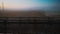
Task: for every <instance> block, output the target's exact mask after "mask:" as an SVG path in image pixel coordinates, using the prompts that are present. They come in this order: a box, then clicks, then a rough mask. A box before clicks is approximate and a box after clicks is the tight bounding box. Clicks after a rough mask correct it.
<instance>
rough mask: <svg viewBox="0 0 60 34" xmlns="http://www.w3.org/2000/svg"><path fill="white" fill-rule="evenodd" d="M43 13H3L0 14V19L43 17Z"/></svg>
mask: <svg viewBox="0 0 60 34" xmlns="http://www.w3.org/2000/svg"><path fill="white" fill-rule="evenodd" d="M43 16H45V13H44V12H42V11H41V12H40V11H5V12H0V17H43Z"/></svg>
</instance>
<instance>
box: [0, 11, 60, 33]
mask: <svg viewBox="0 0 60 34" xmlns="http://www.w3.org/2000/svg"><path fill="white" fill-rule="evenodd" d="M59 22H60V17H56V16H54V17H49V16H46V15H45V12H42V11H30V12H28V11H26V12H24V11H10V12H8V11H6V12H0V32H1V33H4V34H6V33H11V34H12V33H13V34H16V33H17V34H59V32H60V27H59V26H60V23H59Z"/></svg>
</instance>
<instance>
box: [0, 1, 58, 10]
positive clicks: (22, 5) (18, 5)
mask: <svg viewBox="0 0 60 34" xmlns="http://www.w3.org/2000/svg"><path fill="white" fill-rule="evenodd" d="M2 1H3V2H4V7H5V9H31V8H32V9H34V8H38V9H39V8H44V7H53V6H57V5H56V4H58V0H0V7H1V6H2V5H1V2H2Z"/></svg>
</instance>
